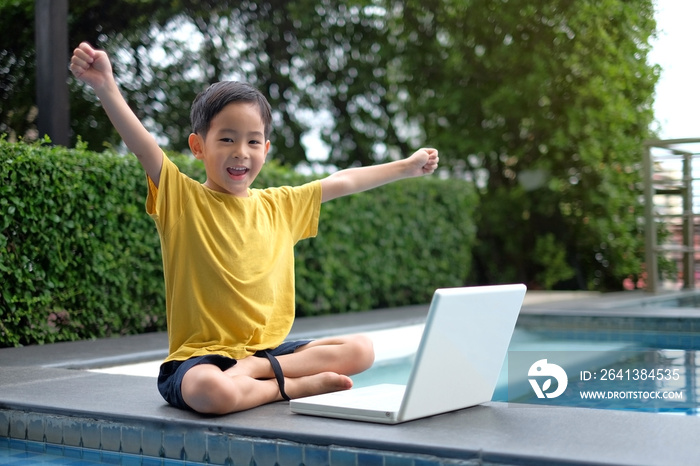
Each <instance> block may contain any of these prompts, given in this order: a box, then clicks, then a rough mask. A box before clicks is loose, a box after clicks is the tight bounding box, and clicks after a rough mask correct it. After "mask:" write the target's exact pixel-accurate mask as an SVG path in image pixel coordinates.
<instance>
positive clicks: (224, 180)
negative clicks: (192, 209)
mask: <svg viewBox="0 0 700 466" xmlns="http://www.w3.org/2000/svg"><path fill="white" fill-rule="evenodd" d="M189 143H190V149H192V153H193V154H194V156H195V157H196V158H198V159H200V160H201V161H202V162H204V168H205V170H206V172H207V181H206V182H205V183H204V186H206V187H208V188H209V189H212V190H214V191H218V192H221V193H227V194H233V195H234V196H238V197H248V188H249V187H250V185H251V184H253V181H255V178H256V177H257V176H258V173H260V169H261V168H262V166H263V164H264V163H265V157H267V151H268V150H269V149H270V141H266V140H265V126H264V124H263V122H262V118H261V117H260V110H259V108H258V105H257V104H256V103H251V102H234V103H231V104H228V105H227V106H226V107H224V109H223V110H222V111H221V112H219V113H218V114H217V115H216V116H215V117H214V118H213V119H212V120H211V124H210V125H209V131H208V132H207V136H206V138H202V137H201V136H200V135H199V134H194V133H193V134H190V139H189Z"/></svg>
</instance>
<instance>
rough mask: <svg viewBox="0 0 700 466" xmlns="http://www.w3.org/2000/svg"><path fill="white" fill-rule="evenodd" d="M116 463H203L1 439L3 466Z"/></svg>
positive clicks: (188, 465) (150, 465)
mask: <svg viewBox="0 0 700 466" xmlns="http://www.w3.org/2000/svg"><path fill="white" fill-rule="evenodd" d="M96 464H115V465H124V466H132V465H133V466H136V465H139V466H199V465H203V464H204V463H196V462H191V461H178V460H170V459H165V458H153V457H148V456H141V455H130V454H127V453H119V452H110V451H104V450H92V449H89V448H74V447H68V446H63V445H51V444H47V443H41V442H32V441H28V440H15V439H7V438H0V465H13V466H35V465H64V466H65V465H69V466H87V465H96Z"/></svg>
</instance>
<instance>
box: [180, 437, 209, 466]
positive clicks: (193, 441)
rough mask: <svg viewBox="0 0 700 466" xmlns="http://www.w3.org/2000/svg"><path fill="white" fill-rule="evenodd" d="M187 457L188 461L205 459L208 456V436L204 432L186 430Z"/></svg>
mask: <svg viewBox="0 0 700 466" xmlns="http://www.w3.org/2000/svg"><path fill="white" fill-rule="evenodd" d="M184 445H185V458H186V459H187V460H188V461H204V460H205V458H206V456H207V436H206V435H205V434H204V432H199V431H194V432H186V433H185V439H184Z"/></svg>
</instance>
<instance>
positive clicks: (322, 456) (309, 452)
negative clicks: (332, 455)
mask: <svg viewBox="0 0 700 466" xmlns="http://www.w3.org/2000/svg"><path fill="white" fill-rule="evenodd" d="M329 461H330V459H329V455H328V448H324V447H318V446H315V445H304V465H305V466H326V465H328V464H329Z"/></svg>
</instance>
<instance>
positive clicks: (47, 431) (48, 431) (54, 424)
mask: <svg viewBox="0 0 700 466" xmlns="http://www.w3.org/2000/svg"><path fill="white" fill-rule="evenodd" d="M44 441H45V442H48V443H55V444H61V443H63V420H62V419H60V418H58V417H55V416H49V417H47V418H46V422H45V425H44Z"/></svg>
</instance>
